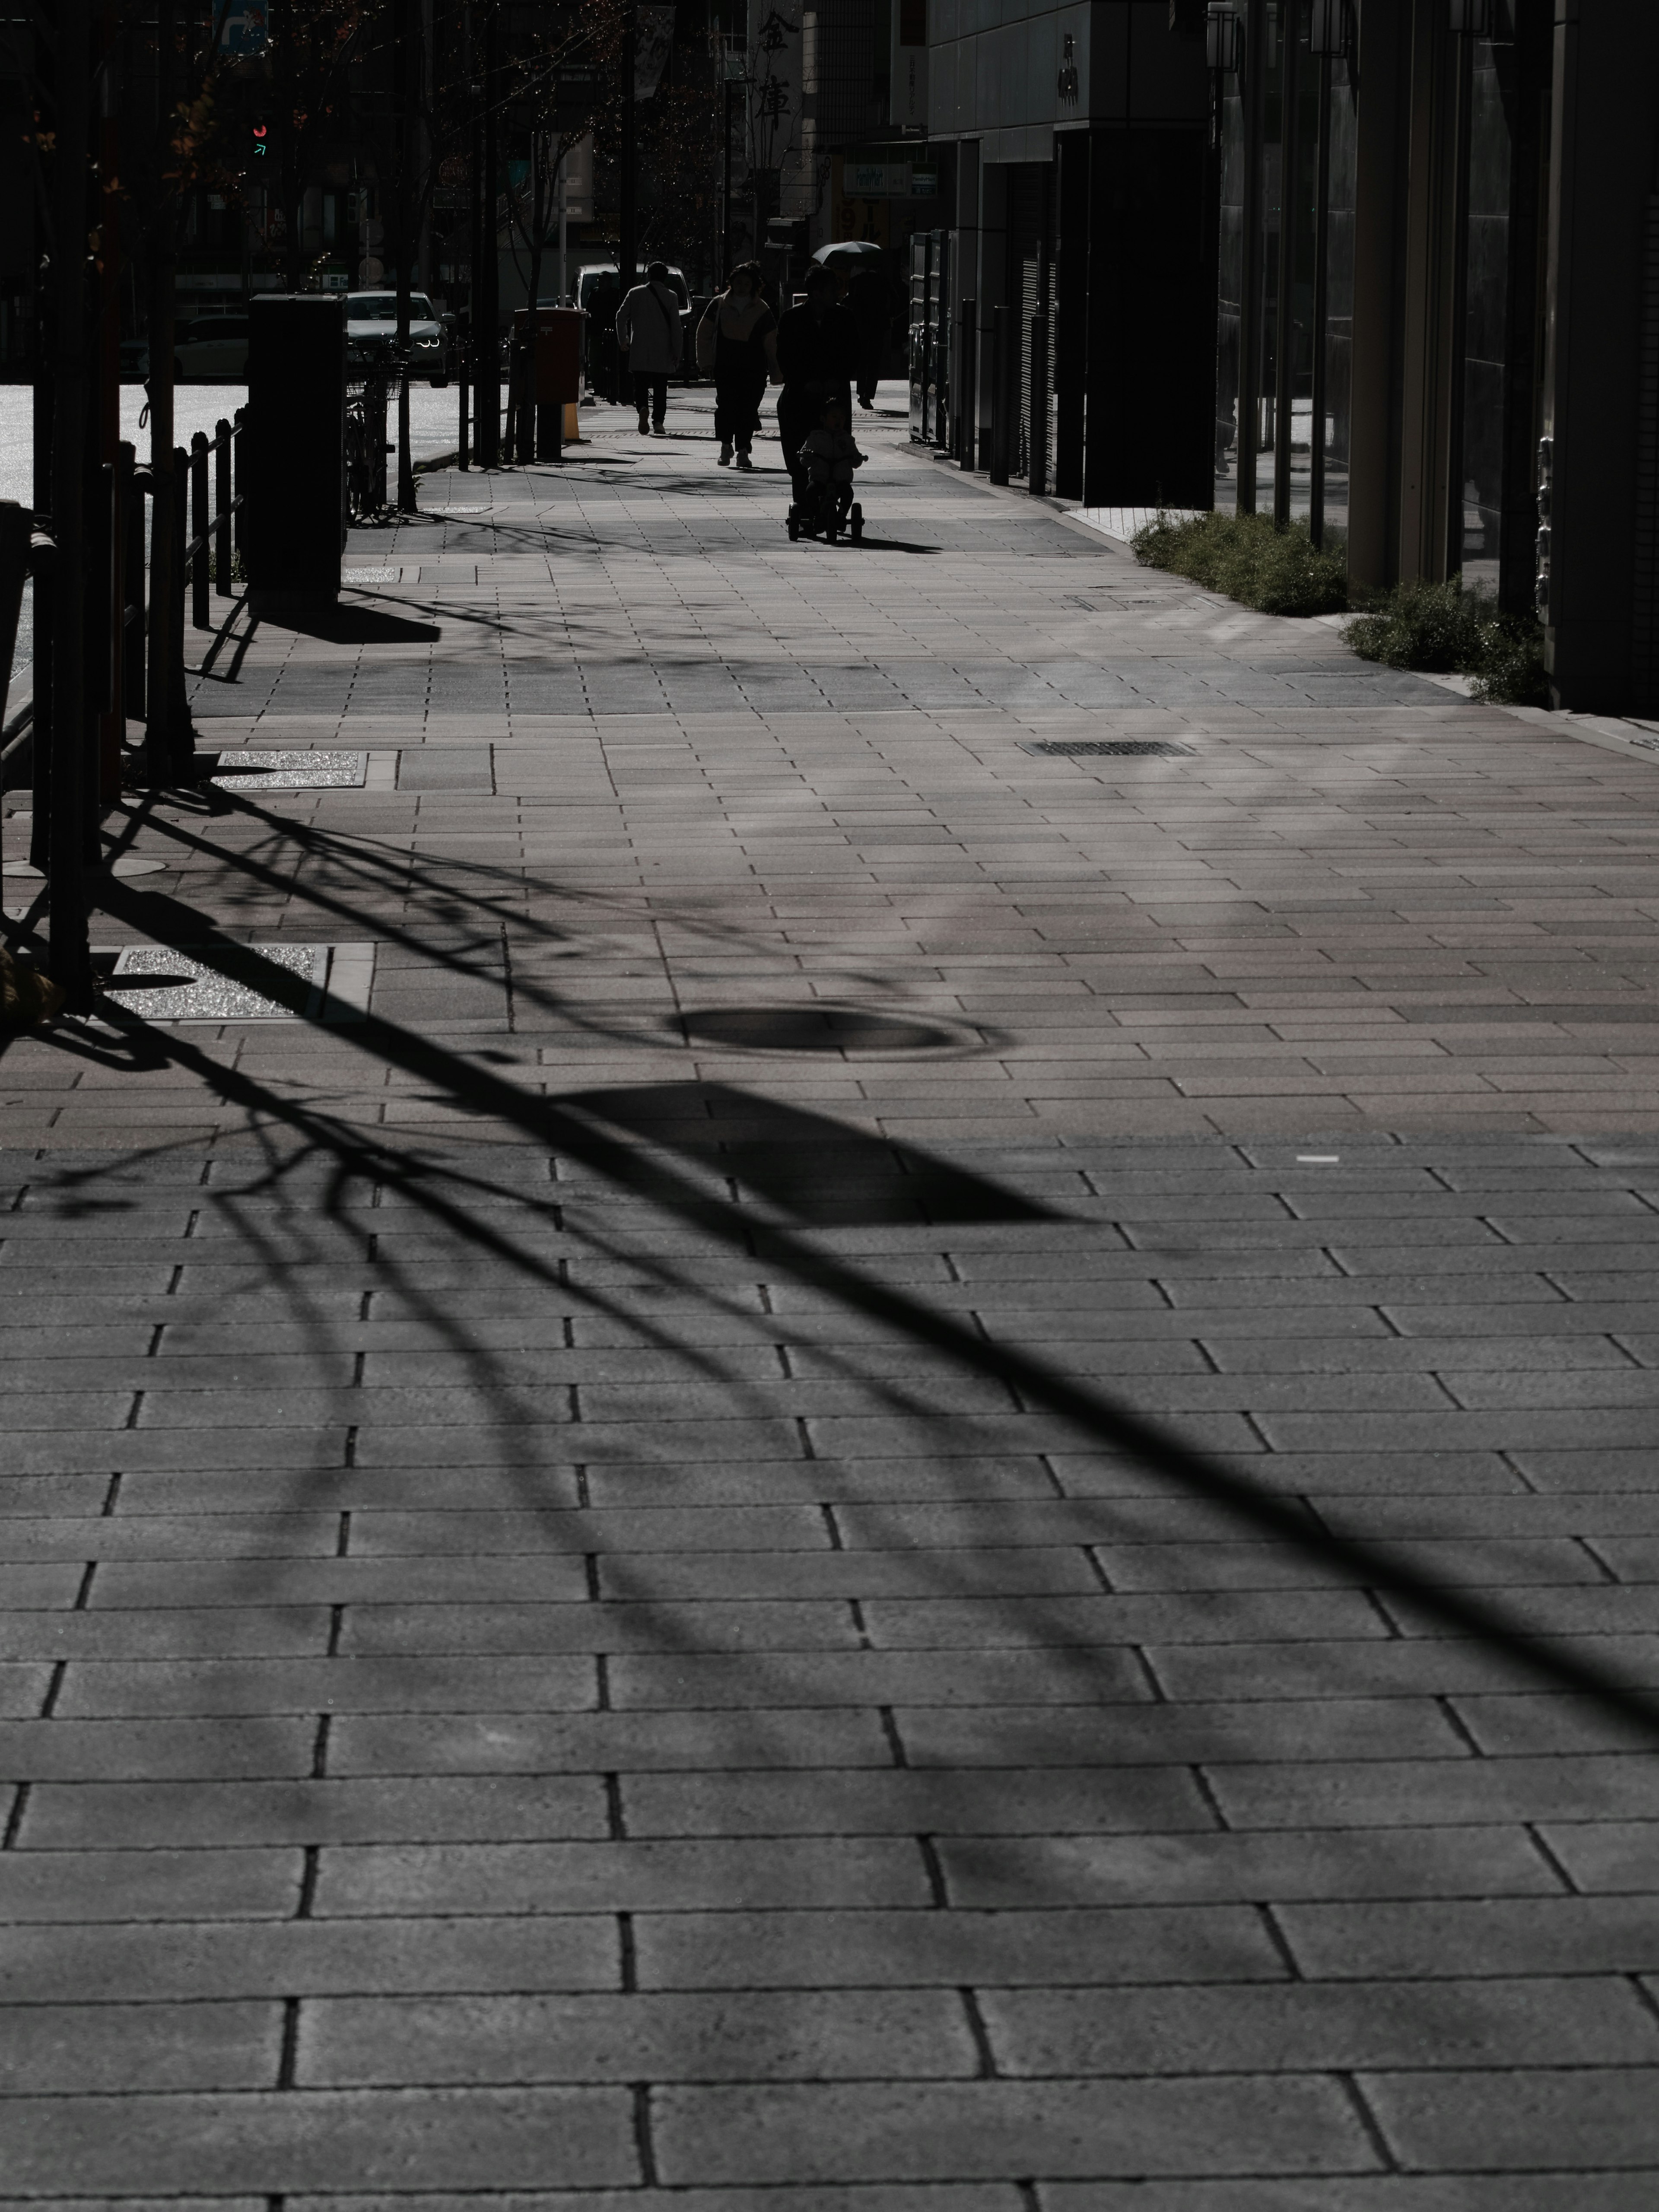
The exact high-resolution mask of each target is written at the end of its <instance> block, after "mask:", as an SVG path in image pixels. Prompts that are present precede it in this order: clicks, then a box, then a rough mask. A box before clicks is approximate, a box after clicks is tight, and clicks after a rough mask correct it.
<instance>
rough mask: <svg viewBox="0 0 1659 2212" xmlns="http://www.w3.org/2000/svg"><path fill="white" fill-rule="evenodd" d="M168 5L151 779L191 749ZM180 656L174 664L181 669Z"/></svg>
mask: <svg viewBox="0 0 1659 2212" xmlns="http://www.w3.org/2000/svg"><path fill="white" fill-rule="evenodd" d="M176 24H177V15H176V11H175V7H174V0H156V10H155V109H156V114H155V123H156V136H157V138H158V141H159V143H160V145H161V152H162V156H163V159H162V163H161V167H162V176H163V183H162V185H161V204H160V206H159V207H158V208H157V210H156V211H155V216H154V219H153V220H152V221H151V222H150V224H149V438H150V464H149V465H150V477H151V493H150V556H149V651H148V658H149V686H148V690H147V696H146V699H145V708H146V712H145V716H144V750H145V752H146V754H147V755H148V756H149V766H150V770H151V773H152V774H158V775H163V776H165V775H170V774H173V773H175V772H176V771H177V770H178V769H180V768H181V767H182V766H184V765H185V763H186V762H187V761H188V759H189V757H190V755H191V750H192V749H193V746H194V743H195V733H194V732H193V731H192V730H191V726H190V716H189V714H188V713H187V711H186V709H185V700H184V694H183V691H182V690H180V689H176V688H175V681H174V668H175V661H174V657H173V599H174V595H175V592H182V590H183V588H184V585H183V580H182V579H181V578H179V577H178V576H176V575H175V574H174V571H173V548H174V544H175V543H176V540H177V536H178V533H177V531H176V530H175V528H174V522H175V516H174V513H173V510H174V508H175V507H181V506H182V503H183V500H184V486H183V483H182V482H175V480H174V477H173V458H174V449H173V316H174V307H175V304H176V302H175V295H174V276H175V273H176V267H177V257H178V246H177V232H178V223H177V221H176V219H175V209H176V204H177V200H178V186H177V185H176V183H174V184H172V185H169V184H167V182H166V181H165V180H166V179H167V176H168V174H169V173H171V171H172V170H173V167H174V164H173V161H172V160H171V158H170V155H171V149H172V146H173V138H174V136H175V132H176V129H177V119H176V112H175V111H176V108H177V105H178V85H177V79H176V76H175V69H174V62H175V57H174V53H173V40H174V33H175V29H176ZM182 657H183V656H182V653H180V656H179V661H180V663H182Z"/></svg>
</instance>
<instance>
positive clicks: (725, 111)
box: [720, 46, 738, 284]
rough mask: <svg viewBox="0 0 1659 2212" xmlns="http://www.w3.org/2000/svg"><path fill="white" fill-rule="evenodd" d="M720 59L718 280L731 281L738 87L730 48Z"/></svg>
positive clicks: (722, 53) (723, 47)
mask: <svg viewBox="0 0 1659 2212" xmlns="http://www.w3.org/2000/svg"><path fill="white" fill-rule="evenodd" d="M721 60H722V62H723V64H724V65H725V68H726V71H727V75H726V82H725V83H724V84H723V86H722V87H721V98H720V112H721V114H722V115H723V116H724V118H725V120H726V132H725V138H726V145H725V150H724V160H723V163H722V167H721V184H720V282H721V283H722V284H729V283H731V282H732V94H733V93H734V92H735V91H736V90H737V88H738V80H737V79H736V78H735V77H734V76H732V75H731V74H730V71H731V67H732V57H731V52H730V49H729V48H727V47H725V46H722V48H721Z"/></svg>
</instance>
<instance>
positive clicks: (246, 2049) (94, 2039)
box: [0, 2002, 283, 2097]
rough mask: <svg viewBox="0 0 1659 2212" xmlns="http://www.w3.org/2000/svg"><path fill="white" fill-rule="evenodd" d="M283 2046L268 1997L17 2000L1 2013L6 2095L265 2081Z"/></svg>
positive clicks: (271, 2077)
mask: <svg viewBox="0 0 1659 2212" xmlns="http://www.w3.org/2000/svg"><path fill="white" fill-rule="evenodd" d="M282 2046H283V2011H282V2007H281V2006H280V2005H278V2004H276V2003H271V2002H267V2003H264V2004H246V2003H244V2004H201V2005H167V2004H146V2005H118V2004H94V2005H67V2004H63V2005H59V2004H40V2005H17V2006H13V2007H10V2008H8V2010H7V2011H6V2013H5V2014H4V2015H3V2016H0V2067H3V2069H4V2073H5V2081H6V2090H7V2093H8V2095H9V2096H21V2097H27V2096H48V2097H63V2096H84V2095H88V2094H90V2095H97V2094H100V2093H112V2092H114V2093H122V2094H125V2095H136V2094H141V2093H143V2092H145V2091H155V2090H168V2089H171V2090H188V2091H195V2092H200V2091H202V2090H214V2089H263V2088H268V2087H270V2085H271V2084H272V2083H273V2082H274V2081H276V2073H277V2069H278V2065H279V2063H280V2061H281V2056H282Z"/></svg>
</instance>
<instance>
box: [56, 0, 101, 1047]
mask: <svg viewBox="0 0 1659 2212" xmlns="http://www.w3.org/2000/svg"><path fill="white" fill-rule="evenodd" d="M90 17H91V0H58V12H57V25H58V27H57V33H56V38H55V40H54V44H55V46H56V53H55V56H54V60H55V63H56V68H55V70H54V72H53V74H54V76H55V79H56V82H55V86H54V91H55V94H56V97H55V99H54V101H53V106H54V109H55V115H54V121H55V124H56V126H57V135H56V143H55V146H54V149H53V157H52V220H53V228H54V231H55V233H56V237H57V240H58V244H57V246H56V248H55V250H54V252H53V255H52V259H53V262H54V264H55V266H54V269H53V272H52V274H53V283H52V292H53V295H54V296H53V307H54V309H55V313H54V318H53V320H54V323H55V329H54V331H53V337H54V341H55V344H54V351H55V354H56V362H55V368H56V382H57V407H56V410H55V412H54V415H53V419H52V534H53V536H54V538H55V539H56V541H57V556H56V562H55V576H54V580H53V590H52V632H51V635H50V637H49V638H48V639H46V641H44V642H45V645H46V651H47V652H48V653H50V654H51V656H52V827H51V831H50V839H51V842H50V846H49V863H48V870H47V875H48V882H49V884H50V898H51V915H52V969H51V973H52V980H53V981H54V982H56V983H58V984H60V985H61V986H62V987H63V988H64V991H65V992H66V993H67V994H68V1002H69V1006H70V1012H76V1013H84V1012H87V1011H88V1009H89V1008H90V1006H91V1005H92V961H91V957H90V954H89V952H88V936H87V902H86V879H85V874H84V864H85V846H86V838H87V828H88V813H87V791H88V776H87V771H88V766H89V764H90V763H89V762H88V744H87V737H88V717H87V711H86V709H87V699H86V669H85V661H86V644H87V637H86V614H87V573H86V571H87V526H86V524H87V516H86V509H87V486H86V455H87V435H86V434H87V425H88V408H89V404H90V400H91V396H92V395H91V393H90V392H89V390H88V378H87V369H88V359H87V351H88V349H87V339H88V313H87V274H86V271H87V257H86V247H85V243H84V241H85V239H86V235H87V230H88V223H87V216H88V204H87V201H88V192H87V183H88V167H87V157H88V113H87V111H88V106H89V105H90V100H89V96H88V95H89V92H90V82H89V71H90V65H91V39H90V29H91V24H90Z"/></svg>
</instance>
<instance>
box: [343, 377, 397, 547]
mask: <svg viewBox="0 0 1659 2212" xmlns="http://www.w3.org/2000/svg"><path fill="white" fill-rule="evenodd" d="M395 374H397V371H395V370H392V371H389V372H388V371H385V370H379V369H377V370H374V371H373V372H371V374H368V376H365V377H362V378H354V379H352V380H350V381H349V382H348V384H347V386H346V409H345V471H346V504H347V506H348V507H349V509H350V513H351V519H352V520H353V521H354V522H367V521H368V520H369V519H370V518H371V517H372V516H374V515H377V514H383V513H385V512H386V455H387V454H388V453H391V451H392V445H391V442H390V441H389V440H388V439H387V437H386V414H387V410H388V406H389V403H390V396H391V382H392V376H393V375H395Z"/></svg>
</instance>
